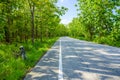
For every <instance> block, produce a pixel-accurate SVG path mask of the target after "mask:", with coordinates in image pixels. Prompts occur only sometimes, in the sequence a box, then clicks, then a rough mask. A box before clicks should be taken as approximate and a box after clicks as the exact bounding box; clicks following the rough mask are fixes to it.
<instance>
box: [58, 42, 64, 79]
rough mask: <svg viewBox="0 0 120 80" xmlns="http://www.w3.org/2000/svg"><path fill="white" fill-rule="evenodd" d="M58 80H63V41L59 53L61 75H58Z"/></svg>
mask: <svg viewBox="0 0 120 80" xmlns="http://www.w3.org/2000/svg"><path fill="white" fill-rule="evenodd" d="M58 80H63V70H62V51H61V40H60V51H59V75H58Z"/></svg>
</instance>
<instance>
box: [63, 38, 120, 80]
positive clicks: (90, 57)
mask: <svg viewBox="0 0 120 80" xmlns="http://www.w3.org/2000/svg"><path fill="white" fill-rule="evenodd" d="M62 53H63V55H62V56H63V60H64V62H63V67H64V72H65V73H64V77H65V78H66V79H67V78H68V79H67V80H72V79H76V80H97V79H98V78H99V79H100V80H106V79H112V80H120V48H115V47H111V46H106V45H100V44H94V43H91V42H86V41H78V40H74V41H63V42H62ZM76 71H77V72H78V74H79V75H78V76H77V77H74V76H75V75H76V74H75V73H76ZM84 75H85V76H84ZM90 76H91V77H93V78H91V77H90ZM95 76H97V78H94V77H95ZM87 77H88V78H87Z"/></svg>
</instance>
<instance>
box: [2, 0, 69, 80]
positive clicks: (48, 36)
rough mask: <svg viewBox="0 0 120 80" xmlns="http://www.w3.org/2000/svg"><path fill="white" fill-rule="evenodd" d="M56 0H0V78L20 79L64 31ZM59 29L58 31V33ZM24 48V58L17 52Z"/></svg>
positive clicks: (8, 79)
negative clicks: (21, 47) (25, 57)
mask: <svg viewBox="0 0 120 80" xmlns="http://www.w3.org/2000/svg"><path fill="white" fill-rule="evenodd" d="M56 2H57V1H56V0H0V80H20V79H22V78H23V77H24V76H25V74H26V73H27V72H28V71H29V70H30V69H31V68H32V67H33V66H34V65H35V64H36V63H37V61H38V60H39V59H40V58H41V57H42V56H43V55H44V53H45V52H46V51H47V50H48V49H49V48H50V47H51V46H52V45H53V43H54V42H55V41H56V40H57V39H58V38H57V37H58V36H62V35H63V34H64V33H65V31H64V30H63V31H62V29H63V28H65V26H64V25H63V24H60V16H62V15H64V14H65V11H66V10H67V8H65V7H57V6H56ZM60 31H61V33H59V32H60ZM20 46H23V47H24V48H25V52H26V56H27V59H26V60H23V59H22V58H21V55H20V49H19V48H20Z"/></svg>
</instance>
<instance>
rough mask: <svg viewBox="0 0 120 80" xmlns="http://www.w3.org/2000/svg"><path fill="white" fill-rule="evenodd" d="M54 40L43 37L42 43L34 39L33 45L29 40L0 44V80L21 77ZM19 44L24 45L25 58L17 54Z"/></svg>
mask: <svg viewBox="0 0 120 80" xmlns="http://www.w3.org/2000/svg"><path fill="white" fill-rule="evenodd" d="M56 40H57V38H54V39H45V40H44V41H43V42H42V43H40V42H39V41H37V40H36V41H35V44H34V45H32V43H31V42H28V43H14V44H11V45H5V44H0V80H20V79H22V78H23V77H24V75H25V74H26V72H28V71H29V70H30V69H31V68H32V67H33V66H34V65H35V64H36V63H37V61H38V60H39V59H40V58H41V57H42V56H43V55H44V54H45V52H46V51H47V50H48V49H49V48H50V47H51V46H52V45H53V43H54V42H55V41H56ZM21 45H23V46H24V47H25V50H26V55H27V60H22V59H21V56H19V55H18V54H19V53H18V51H19V46H21Z"/></svg>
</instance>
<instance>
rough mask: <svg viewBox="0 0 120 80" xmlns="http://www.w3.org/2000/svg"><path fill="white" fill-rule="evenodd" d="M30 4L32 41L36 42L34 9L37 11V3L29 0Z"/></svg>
mask: <svg viewBox="0 0 120 80" xmlns="http://www.w3.org/2000/svg"><path fill="white" fill-rule="evenodd" d="M28 3H29V6H30V12H31V41H32V43H33V44H34V11H35V5H34V3H33V2H32V1H30V0H28Z"/></svg>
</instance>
